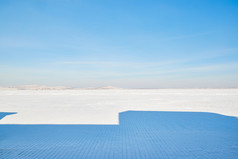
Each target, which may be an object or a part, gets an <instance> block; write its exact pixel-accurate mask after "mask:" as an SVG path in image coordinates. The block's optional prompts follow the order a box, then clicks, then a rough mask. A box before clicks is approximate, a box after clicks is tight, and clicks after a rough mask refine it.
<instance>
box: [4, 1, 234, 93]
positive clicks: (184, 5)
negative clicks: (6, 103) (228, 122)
mask: <svg viewBox="0 0 238 159" xmlns="http://www.w3.org/2000/svg"><path fill="white" fill-rule="evenodd" d="M0 19H1V22H0V85H2V86H12V85H24V84H39V85H53V86H55V85H64V86H73V87H100V86H107V85H112V86H118V87H126V88H127V87H128V88H168V87H169V88H171V87H172V88H174V87H175V88H178V87H189V88H190V87H215V88H217V87H238V39H237V38H238V1H237V0H146V1H145V0H143V1H142V0H118V1H116V0H1V1H0Z"/></svg>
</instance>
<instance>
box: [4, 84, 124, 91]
mask: <svg viewBox="0 0 238 159" xmlns="http://www.w3.org/2000/svg"><path fill="white" fill-rule="evenodd" d="M108 89H114V90H115V89H123V88H118V87H113V86H105V87H90V88H75V87H65V86H44V85H21V86H9V87H0V90H108Z"/></svg>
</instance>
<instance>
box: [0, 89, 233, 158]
mask: <svg viewBox="0 0 238 159" xmlns="http://www.w3.org/2000/svg"><path fill="white" fill-rule="evenodd" d="M237 97H238V90H237V89H204V90H203V89H187V90H186V89H184V90H182V89H180V90H179V89H178V90H176V89H175V90H172V89H162V90H69V91H68V90H67V91H0V101H1V102H0V159H2V158H3V159H33V158H34V159H65V158H67V159H71V158H72V159H73V158H75V159H122V158H123V159H127V158H128V159H144V158H145V159H158V158H162V159H175V158H176V159H188V158H189V159H190V158H194V159H205V158H207V159H213V158H216V159H236V158H237V156H238V119H237V116H238V99H237ZM127 110H134V111H127ZM217 113H218V114H217Z"/></svg>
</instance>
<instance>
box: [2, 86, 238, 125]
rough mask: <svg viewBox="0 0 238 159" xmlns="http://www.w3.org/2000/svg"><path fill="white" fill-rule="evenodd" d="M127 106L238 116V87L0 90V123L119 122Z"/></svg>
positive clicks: (140, 108)
mask: <svg viewBox="0 0 238 159" xmlns="http://www.w3.org/2000/svg"><path fill="white" fill-rule="evenodd" d="M127 110H143V111H179V112H212V113H218V114H222V115H228V116H236V117H237V116H238V89H134V90H133V89H128V90H127V89H125V90H14V91H13V90H12V91H6V90H4V91H0V112H16V113H17V114H14V115H9V116H6V117H5V118H3V119H2V120H0V124H118V122H119V120H118V114H119V112H123V111H127Z"/></svg>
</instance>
